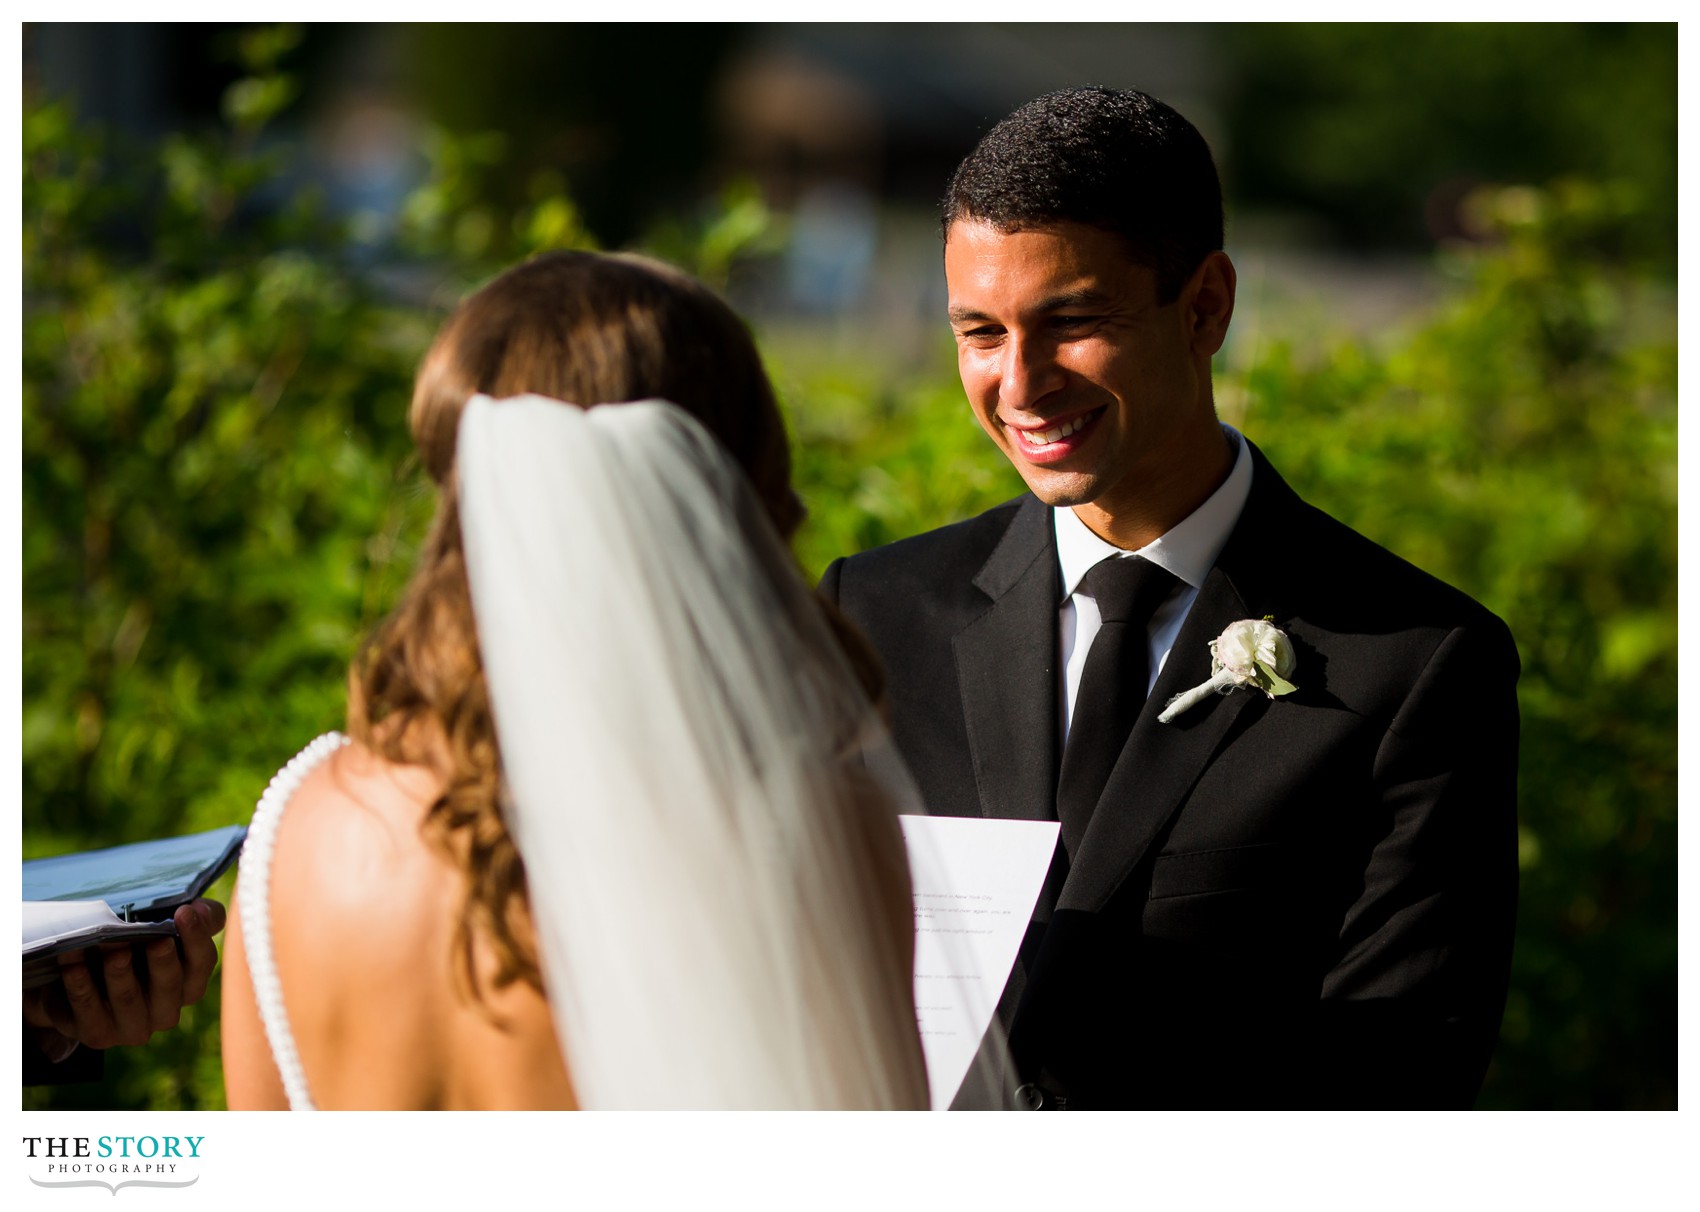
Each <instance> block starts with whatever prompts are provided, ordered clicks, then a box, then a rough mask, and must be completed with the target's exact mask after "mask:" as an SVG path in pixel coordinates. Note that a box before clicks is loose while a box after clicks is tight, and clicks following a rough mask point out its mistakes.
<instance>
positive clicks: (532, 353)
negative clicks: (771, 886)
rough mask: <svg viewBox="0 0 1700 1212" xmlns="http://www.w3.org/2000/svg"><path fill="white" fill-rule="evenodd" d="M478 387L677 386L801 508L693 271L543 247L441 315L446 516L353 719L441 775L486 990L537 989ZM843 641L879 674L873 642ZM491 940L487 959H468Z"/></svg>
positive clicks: (374, 745)
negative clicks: (476, 497)
mask: <svg viewBox="0 0 1700 1212" xmlns="http://www.w3.org/2000/svg"><path fill="white" fill-rule="evenodd" d="M479 394H482V395H486V396H490V397H492V398H494V399H497V400H501V399H505V398H508V397H512V396H517V395H522V394H534V395H542V396H548V397H551V398H553V399H556V400H562V401H570V402H571V403H572V404H575V405H578V406H580V407H585V408H588V407H591V406H597V405H609V404H618V403H621V402H626V401H635V400H643V399H665V400H669V401H671V402H673V403H674V404H677V405H679V406H680V407H681V408H683V409H685V410H686V411H687V412H689V413H691V414H692V415H693V416H695V417H696V418H697V419H698V420H699V421H701V422H702V423H703V425H704V426H705V427H706V428H707V429H708V430H709V431H710V432H711V433H712V434H714V435H715V437H716V438H718V439H719V441H720V442H721V444H722V445H724V446H725V447H726V449H727V450H728V452H729V453H730V454H731V455H732V457H733V459H734V461H735V462H736V463H737V464H738V465H739V466H740V467H741V468H742V470H743V471H744V473H745V475H746V476H747V477H748V478H749V481H750V483H751V485H752V486H753V487H754V489H755V493H756V496H757V498H758V500H759V501H760V502H761V504H762V505H763V507H764V509H765V511H766V513H767V515H768V517H769V519H770V520H771V521H772V523H773V525H774V527H775V529H776V530H777V531H778V533H779V534H780V535H781V536H782V537H784V538H786V539H789V538H790V537H791V535H792V534H793V533H794V531H795V530H796V528H797V526H798V524H799V523H800V521H801V519H802V516H803V510H802V506H801V503H800V502H799V501H798V499H797V496H796V493H795V492H794V491H793V489H792V487H791V462H790V453H789V447H788V444H787V439H786V434H785V428H784V422H783V420H782V418H781V416H780V413H779V409H778V406H777V404H776V402H775V400H774V395H773V389H772V387H771V385H770V384H769V382H768V379H767V375H766V373H765V372H764V371H763V369H762V365H761V359H760V356H759V355H758V354H757V352H756V348H755V345H754V342H753V341H752V340H751V338H750V335H749V332H748V331H747V329H746V328H745V327H744V325H743V322H742V321H741V320H739V318H738V317H737V316H736V314H734V313H733V312H732V310H731V309H730V308H729V307H728V306H727V305H726V304H725V303H724V302H722V301H721V300H720V299H719V298H718V297H717V296H716V295H715V294H714V293H713V292H712V291H710V290H709V289H708V288H707V287H705V286H703V285H702V284H701V283H699V282H697V281H696V280H694V279H692V278H691V277H689V276H688V275H686V274H684V273H682V272H680V271H678V270H675V269H673V268H671V267H669V266H666V265H664V264H662V263H660V262H656V261H651V260H648V259H646V258H641V257H636V256H629V255H620V254H616V255H604V254H597V253H585V252H556V253H548V254H544V255H543V256H540V257H537V258H536V259H534V260H531V261H528V262H526V263H524V264H522V265H519V266H517V267H515V268H513V269H510V270H508V271H507V272H505V273H503V274H501V275H500V276H499V277H497V278H496V279H494V280H493V281H491V282H490V283H489V284H487V285H486V286H484V287H483V288H482V289H480V290H478V291H476V292H475V293H474V294H472V295H470V296H469V297H468V298H467V299H466V300H465V301H463V302H462V303H461V304H460V306H459V307H458V308H457V309H456V310H455V311H454V313H453V314H452V315H451V316H450V317H449V319H448V320H447V321H446V322H445V323H444V325H443V327H442V329H441V330H440V332H439V333H438V335H437V338H436V340H435V341H434V342H433V344H432V346H431V348H430V351H429V352H428V353H427V354H426V356H425V359H424V362H423V363H422V365H421V367H420V371H419V375H418V379H417V382H416V384H415V388H414V394H413V403H412V407H411V409H410V412H409V422H410V426H411V428H412V431H413V437H414V441H415V444H416V445H417V447H418V452H419V458H420V461H421V464H422V466H423V467H424V469H425V471H426V473H427V474H428V475H429V476H430V477H431V479H432V480H433V481H434V482H435V483H436V485H437V486H438V489H439V496H438V502H437V513H436V517H435V518H434V520H433V522H432V525H431V529H430V532H429V534H428V536H427V538H426V541H425V543H424V546H423V548H422V549H421V552H420V557H419V564H418V566H417V567H416V569H415V571H414V573H413V576H412V579H411V580H410V581H409V583H408V586H407V588H406V590H405V591H404V593H403V595H402V599H401V601H400V603H399V604H398V605H397V607H396V608H395V610H394V611H392V612H391V614H390V615H389V616H388V617H387V618H386V619H385V620H384V621H383V622H382V623H381V624H380V625H379V627H378V628H377V630H376V631H375V632H374V633H373V635H372V636H371V637H370V639H369V640H368V641H367V644H366V645H365V647H364V648H363V649H362V651H361V652H360V654H359V655H358V656H357V657H356V659H355V661H354V664H353V666H352V667H351V669H350V671H349V705H348V730H349V732H350V734H351V735H352V736H353V737H354V738H355V739H356V740H359V741H361V742H362V743H364V744H365V745H366V746H368V747H369V748H371V749H372V750H374V751H376V752H377V753H379V754H380V755H381V756H383V757H384V758H386V759H388V760H389V761H392V762H396V763H400V764H404V765H422V766H427V767H429V768H431V769H432V770H433V771H434V772H435V773H436V775H437V777H438V780H439V781H440V783H441V786H442V792H441V794H440V796H439V797H438V799H437V800H436V801H435V803H433V804H432V806H431V808H430V810H429V812H428V815H427V818H426V831H427V834H428V835H429V836H431V837H432V838H433V840H435V841H437V842H438V843H440V844H442V845H443V846H444V847H445V849H446V850H447V851H448V853H449V854H450V855H451V856H452V857H453V859H454V861H455V863H456V865H457V866H458V867H459V868H460V869H461V870H462V872H463V873H464V874H465V876H466V880H467V896H466V902H465V905H464V908H463V912H462V914H461V919H460V925H459V929H458V932H457V945H458V949H459V952H460V955H461V959H462V961H463V962H462V964H461V965H460V967H459V970H460V971H461V972H462V973H463V974H465V975H467V976H468V977H470V978H471V982H472V987H473V989H474V990H475V991H476V990H477V989H478V988H479V985H480V978H481V976H488V977H489V979H490V980H491V981H492V982H493V983H494V984H495V985H496V986H497V987H500V986H503V985H506V984H508V983H510V982H512V981H514V980H516V979H519V980H525V981H527V982H529V983H531V984H533V985H537V986H539V987H541V978H540V974H539V969H538V964H537V958H536V953H535V947H534V941H533V939H532V937H531V932H530V929H529V923H528V917H527V912H526V899H525V896H526V894H525V880H524V868H523V865H522V863H521V860H520V856H519V854H518V851H517V850H516V849H515V846H514V843H513V841H512V839H511V838H510V837H509V835H508V832H507V830H506V828H505V827H504V825H503V822H502V818H501V814H500V809H499V806H498V789H499V782H500V758H499V753H498V749H497V744H496V733H495V727H494V724H493V722H492V718H491V712H490V704H489V696H488V690H487V688H486V685H485V681H484V675H483V669H482V665H481V662H480V658H479V651H478V644H477V638H476V630H475V625H474V619H473V612H472V601H471V597H470V592H469V589H468V585H467V575H466V563H465V556H464V551H463V548H462V539H461V528H460V518H459V506H458V502H457V494H456V491H455V444H456V435H457V432H458V429H459V423H460V418H461V414H462V412H463V411H464V409H465V406H466V403H467V401H468V400H469V399H470V398H471V397H472V396H474V395H479ZM833 622H834V624H835V625H836V624H837V622H838V621H837V620H836V619H834V620H833ZM841 639H843V640H844V641H845V642H846V644H847V650H848V653H849V655H850V657H851V660H852V663H853V664H855V665H856V666H857V667H858V672H859V673H862V674H863V675H864V677H865V680H866V679H869V678H871V676H872V675H871V672H870V670H869V666H868V664H867V660H866V657H865V649H862V648H859V647H858V646H857V645H856V643H855V641H854V640H853V639H852V638H851V637H849V636H848V635H847V634H846V635H843V636H841ZM480 938H482V939H483V940H484V941H485V942H487V944H488V947H487V950H488V953H489V954H490V956H492V957H493V959H494V961H495V962H494V965H493V966H489V965H487V964H479V963H476V962H475V958H476V956H475V946H476V944H477V942H478V940H479V939H480Z"/></svg>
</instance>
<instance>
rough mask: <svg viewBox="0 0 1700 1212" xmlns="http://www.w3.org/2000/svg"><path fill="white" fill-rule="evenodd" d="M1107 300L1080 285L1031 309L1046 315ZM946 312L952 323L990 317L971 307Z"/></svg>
mask: <svg viewBox="0 0 1700 1212" xmlns="http://www.w3.org/2000/svg"><path fill="white" fill-rule="evenodd" d="M1107 300H1108V296H1107V295H1105V294H1104V292H1102V291H1100V290H1094V289H1092V288H1091V287H1086V286H1082V287H1080V288H1078V289H1076V290H1064V291H1059V292H1057V293H1056V294H1054V295H1047V296H1046V297H1045V298H1043V299H1041V300H1039V302H1038V303H1037V304H1036V305H1035V306H1034V307H1033V309H1032V310H1033V312H1034V313H1036V314H1038V315H1048V314H1049V313H1051V312H1056V311H1066V310H1068V309H1069V308H1071V307H1102V306H1103V305H1104V303H1105V302H1106V301H1107ZM947 314H948V315H949V317H950V322H951V323H952V324H978V323H982V322H984V321H987V320H991V319H992V317H991V316H989V315H987V314H986V313H985V312H983V311H977V310H975V309H974V308H971V307H960V306H957V307H951V308H950V309H949V310H948V312H947Z"/></svg>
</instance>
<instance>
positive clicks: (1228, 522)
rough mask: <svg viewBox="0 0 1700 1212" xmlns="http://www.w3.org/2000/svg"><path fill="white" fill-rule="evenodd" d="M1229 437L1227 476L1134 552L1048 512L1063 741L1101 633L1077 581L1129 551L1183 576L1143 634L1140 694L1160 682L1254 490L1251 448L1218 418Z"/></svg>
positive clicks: (1063, 514)
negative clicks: (1057, 602)
mask: <svg viewBox="0 0 1700 1212" xmlns="http://www.w3.org/2000/svg"><path fill="white" fill-rule="evenodd" d="M1222 429H1223V431H1224V432H1225V433H1227V435H1228V438H1229V440H1230V441H1231V442H1232V443H1233V444H1234V446H1235V448H1236V449H1237V450H1238V451H1239V454H1238V456H1237V457H1236V458H1235V459H1234V466H1233V470H1231V471H1230V472H1228V478H1227V479H1226V480H1223V481H1222V484H1221V486H1220V487H1219V488H1217V489H1216V491H1215V492H1213V493H1211V494H1210V497H1209V498H1208V499H1207V500H1206V501H1205V502H1204V504H1202V505H1200V506H1199V507H1198V508H1197V509H1195V510H1193V511H1192V512H1191V513H1190V514H1188V515H1187V516H1186V517H1185V518H1183V519H1182V520H1181V521H1180V522H1177V523H1176V524H1175V525H1174V526H1173V527H1171V528H1170V529H1169V530H1168V531H1167V532H1166V533H1164V534H1163V535H1161V536H1159V537H1158V538H1155V539H1153V540H1151V542H1149V543H1147V544H1146V545H1145V546H1144V547H1141V548H1140V549H1139V550H1138V551H1124V550H1122V549H1121V548H1120V547H1117V546H1115V545H1114V544H1111V543H1106V542H1105V541H1104V540H1103V539H1100V538H1099V537H1098V536H1097V535H1095V534H1093V533H1092V532H1091V531H1090V530H1088V529H1087V528H1086V523H1084V522H1082V521H1081V520H1080V519H1079V518H1078V517H1076V516H1075V513H1074V510H1073V509H1070V508H1066V507H1065V508H1059V509H1053V510H1052V511H1051V516H1052V519H1053V521H1054V522H1055V525H1056V532H1057V561H1058V563H1059V564H1060V565H1061V567H1062V606H1061V608H1060V609H1059V610H1058V612H1057V637H1058V640H1059V642H1060V645H1061V656H1062V661H1061V666H1062V685H1061V686H1060V687H1059V690H1060V692H1061V695H1062V704H1061V706H1062V710H1061V711H1060V712H1059V713H1058V715H1059V718H1060V719H1061V720H1062V742H1063V743H1064V744H1067V742H1068V726H1069V722H1070V721H1071V720H1072V719H1073V718H1074V698H1075V695H1076V694H1078V693H1079V691H1080V675H1081V673H1082V671H1083V670H1084V669H1085V668H1086V654H1087V652H1089V651H1090V650H1091V648H1092V640H1093V639H1094V637H1096V636H1097V634H1098V627H1099V624H1100V616H1099V614H1098V603H1097V602H1096V601H1095V600H1094V599H1093V598H1092V595H1091V594H1089V593H1087V592H1086V590H1085V589H1084V588H1083V587H1082V586H1081V581H1082V580H1083V579H1084V578H1085V576H1086V574H1087V573H1088V572H1090V571H1091V569H1092V566H1093V565H1094V564H1097V563H1098V562H1099V561H1100V560H1105V559H1116V558H1122V557H1126V556H1135V555H1137V556H1143V557H1144V558H1146V559H1147V560H1150V561H1151V562H1152V563H1154V564H1160V565H1162V566H1163V567H1164V568H1166V569H1167V570H1168V571H1169V572H1171V573H1173V574H1174V575H1175V578H1176V579H1177V580H1178V581H1179V582H1180V584H1178V585H1176V586H1175V587H1174V589H1172V590H1171V591H1170V592H1169V596H1168V597H1167V598H1165V599H1164V600H1163V602H1162V603H1161V604H1160V605H1159V606H1158V607H1157V610H1156V612H1155V613H1153V614H1152V616H1151V624H1150V628H1149V630H1148V632H1147V639H1148V641H1149V643H1150V645H1151V647H1150V650H1149V653H1148V655H1149V657H1150V665H1149V668H1150V670H1151V679H1150V681H1149V682H1148V683H1147V684H1146V687H1145V693H1146V694H1150V693H1151V687H1152V686H1154V685H1156V683H1157V675H1158V674H1159V673H1161V672H1162V671H1163V662H1164V661H1166V660H1167V659H1168V657H1169V650H1170V649H1171V648H1173V647H1174V646H1175V637H1176V636H1177V635H1179V634H1180V630H1181V624H1182V623H1184V622H1185V621H1186V616H1187V612H1188V611H1189V610H1191V609H1192V604H1193V602H1194V601H1196V600H1197V599H1198V590H1199V587H1200V586H1201V585H1203V584H1204V578H1205V576H1206V575H1207V574H1208V573H1209V572H1210V568H1211V566H1212V565H1213V564H1215V563H1216V557H1217V556H1218V555H1220V554H1221V553H1222V546H1223V544H1225V543H1226V542H1227V541H1228V535H1229V534H1231V533H1232V532H1233V529H1234V524H1235V523H1236V522H1238V521H1239V520H1240V511H1241V510H1242V509H1244V508H1245V502H1246V497H1247V496H1248V495H1249V494H1250V492H1251V451H1250V450H1249V449H1248V447H1247V446H1246V443H1245V441H1244V440H1243V439H1242V438H1241V437H1240V434H1239V431H1238V430H1236V429H1235V428H1234V427H1233V426H1231V425H1223V426H1222Z"/></svg>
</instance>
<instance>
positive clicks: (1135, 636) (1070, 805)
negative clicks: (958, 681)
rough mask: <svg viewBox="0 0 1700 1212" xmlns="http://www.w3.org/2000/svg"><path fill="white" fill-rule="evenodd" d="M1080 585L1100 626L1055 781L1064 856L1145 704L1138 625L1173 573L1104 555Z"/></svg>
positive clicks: (1170, 584) (1146, 673)
mask: <svg viewBox="0 0 1700 1212" xmlns="http://www.w3.org/2000/svg"><path fill="white" fill-rule="evenodd" d="M1081 584H1082V587H1083V588H1084V589H1085V590H1086V591H1087V592H1088V593H1090V594H1091V595H1092V597H1093V598H1094V599H1095V600H1096V601H1097V603H1098V613H1099V615H1100V616H1101V617H1102V619H1103V625H1102V626H1101V627H1099V629H1098V634H1097V635H1096V636H1095V637H1094V638H1093V640H1092V650H1091V651H1090V652H1088V653H1087V654H1086V668H1085V670H1084V671H1083V672H1082V673H1081V675H1080V689H1079V691H1078V692H1077V693H1076V694H1075V698H1074V716H1073V720H1072V722H1071V723H1070V724H1069V730H1068V744H1067V745H1066V746H1064V748H1063V760H1062V772H1061V774H1060V775H1059V777H1058V779H1057V820H1059V821H1061V822H1062V839H1063V849H1064V850H1065V851H1066V852H1067V854H1068V856H1069V857H1070V858H1071V859H1072V858H1073V857H1074V853H1075V850H1076V848H1077V847H1078V846H1079V845H1080V839H1081V838H1082V837H1083V836H1085V834H1086V825H1087V822H1089V821H1090V820H1091V819H1092V809H1093V808H1094V807H1096V806H1097V803H1098V797H1099V796H1100V795H1101V794H1102V793H1103V790H1104V783H1105V782H1106V781H1107V780H1108V779H1109V777H1110V771H1111V769H1112V768H1114V766H1115V764H1116V758H1117V757H1119V756H1120V755H1121V751H1122V746H1123V745H1124V744H1126V742H1127V737H1128V733H1130V732H1132V731H1133V722H1134V721H1135V720H1136V719H1138V718H1139V711H1140V708H1142V707H1143V706H1144V705H1145V693H1146V684H1147V683H1148V682H1149V681H1150V678H1151V672H1150V661H1149V659H1148V657H1147V655H1146V653H1147V650H1148V649H1149V647H1150V644H1149V641H1148V638H1147V635H1146V630H1147V627H1148V626H1149V624H1150V621H1151V615H1152V613H1153V612H1154V611H1155V610H1156V609H1157V606H1158V604H1159V603H1161V602H1162V601H1163V599H1164V598H1166V597H1168V595H1169V591H1170V590H1171V589H1172V588H1174V586H1175V584H1176V578H1175V576H1174V574H1172V573H1170V572H1168V571H1167V570H1165V569H1163V568H1161V567H1159V566H1158V565H1156V564H1153V563H1152V562H1151V561H1150V560H1147V559H1145V558H1143V557H1141V556H1111V557H1110V558H1109V559H1106V560H1101V561H1099V562H1098V563H1097V564H1095V565H1094V566H1093V567H1092V570H1091V571H1090V572H1088V573H1087V574H1086V576H1085V578H1084V580H1083V581H1082V582H1081Z"/></svg>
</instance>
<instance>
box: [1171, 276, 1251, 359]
mask: <svg viewBox="0 0 1700 1212" xmlns="http://www.w3.org/2000/svg"><path fill="white" fill-rule="evenodd" d="M1237 281H1238V278H1237V275H1236V274H1235V273H1234V263H1233V262H1232V261H1230V260H1229V259H1228V254H1227V253H1225V252H1222V251H1221V250H1217V251H1215V252H1212V253H1208V254H1206V256H1205V258H1204V260H1203V261H1202V262H1200V263H1199V266H1198V268H1197V269H1195V270H1194V271H1193V273H1192V277H1191V278H1189V279H1188V280H1187V284H1186V285H1185V286H1184V287H1182V288H1181V298H1180V303H1181V314H1182V315H1183V316H1184V317H1185V320H1186V328H1187V335H1188V338H1189V339H1190V340H1191V342H1192V348H1193V352H1194V353H1196V354H1199V355H1201V356H1202V357H1203V358H1204V359H1205V360H1206V361H1208V360H1209V359H1210V358H1213V357H1215V355H1216V353H1217V351H1218V350H1220V349H1221V348H1222V343H1223V342H1224V341H1226V340H1227V338H1228V322H1229V321H1230V320H1232V319H1233V317H1234V287H1235V285H1236V283H1237Z"/></svg>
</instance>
